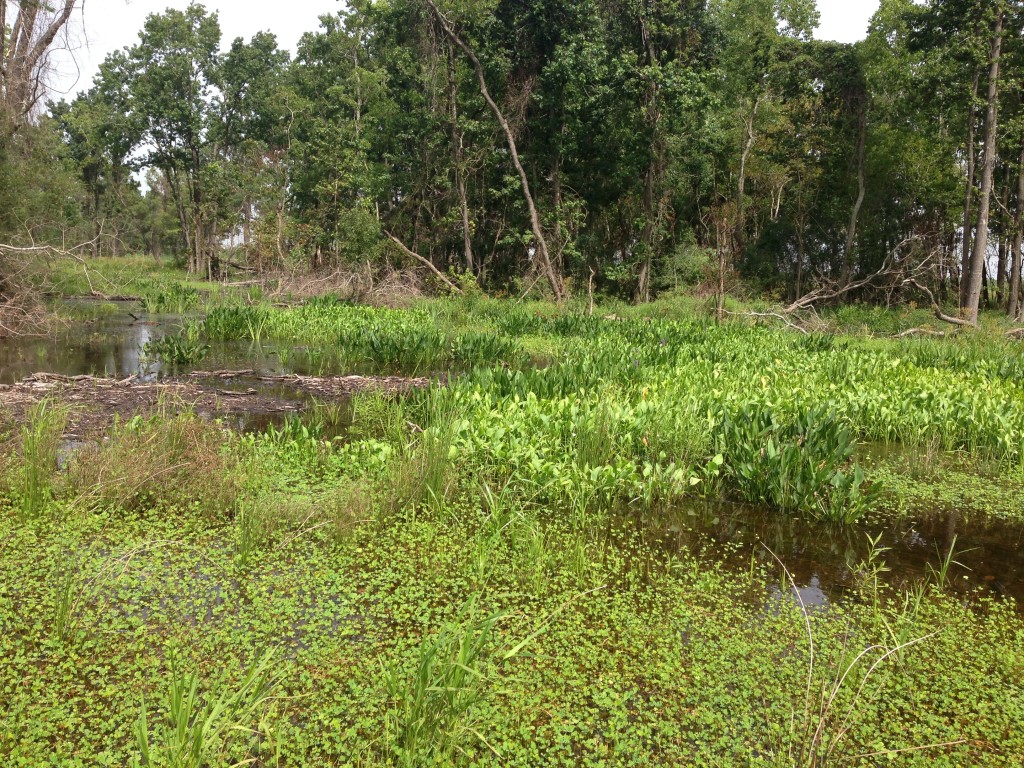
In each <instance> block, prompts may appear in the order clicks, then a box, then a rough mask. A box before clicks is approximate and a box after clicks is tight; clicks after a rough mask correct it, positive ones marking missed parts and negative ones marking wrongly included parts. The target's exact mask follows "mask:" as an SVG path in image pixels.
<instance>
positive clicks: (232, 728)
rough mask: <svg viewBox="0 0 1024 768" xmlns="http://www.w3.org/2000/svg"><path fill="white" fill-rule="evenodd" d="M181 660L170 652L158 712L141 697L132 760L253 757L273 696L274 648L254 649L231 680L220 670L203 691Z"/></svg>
mask: <svg viewBox="0 0 1024 768" xmlns="http://www.w3.org/2000/svg"><path fill="white" fill-rule="evenodd" d="M182 664H183V662H182V660H181V659H180V658H179V657H177V656H174V655H172V657H171V679H170V683H169V685H168V690H167V693H166V694H165V696H164V697H163V698H162V699H161V700H160V714H159V715H158V716H156V717H154V716H152V715H151V714H150V713H149V712H148V711H147V706H146V702H145V701H143V703H142V712H141V713H140V715H139V719H138V721H137V722H136V724H135V745H136V748H137V749H138V752H139V755H138V756H137V757H136V758H135V759H134V760H133V761H132V765H134V766H138V768H203V767H204V766H208V765H218V764H219V765H226V764H232V765H244V764H247V763H250V762H252V761H253V760H254V759H256V758H255V757H250V756H251V755H256V754H258V753H259V747H258V745H259V738H260V737H263V736H265V734H264V733H263V732H262V730H261V726H263V725H264V720H263V718H264V716H265V714H266V712H267V710H268V709H269V707H270V705H271V704H272V702H273V698H272V696H271V691H272V690H273V688H274V687H275V685H276V684H277V683H278V682H279V680H280V672H279V671H277V670H275V669H274V664H275V659H274V654H273V653H272V652H264V653H262V654H260V655H258V656H257V657H256V659H255V660H254V661H253V663H252V665H251V666H250V667H249V669H248V670H246V671H245V673H244V674H243V675H242V677H241V679H240V680H238V681H237V682H236V683H232V682H231V681H229V680H228V679H227V677H226V676H224V675H222V676H221V677H220V679H219V680H215V682H214V684H213V685H212V686H210V690H207V691H203V690H202V687H201V679H200V676H199V673H198V672H197V671H194V670H192V671H189V670H186V669H184V668H182ZM240 745H242V746H240ZM239 756H241V757H242V760H239V759H238V757H239Z"/></svg>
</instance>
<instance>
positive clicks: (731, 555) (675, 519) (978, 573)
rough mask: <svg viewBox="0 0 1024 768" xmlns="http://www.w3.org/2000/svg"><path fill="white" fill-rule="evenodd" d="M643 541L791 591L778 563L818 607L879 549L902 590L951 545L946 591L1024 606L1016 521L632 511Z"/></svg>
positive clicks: (1023, 531)
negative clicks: (748, 572)
mask: <svg viewBox="0 0 1024 768" xmlns="http://www.w3.org/2000/svg"><path fill="white" fill-rule="evenodd" d="M635 525H637V526H638V527H639V529H640V531H641V532H642V534H643V536H644V537H645V540H646V541H647V542H648V543H649V544H650V545H651V546H653V547H658V548H660V549H661V550H662V551H663V552H665V553H666V554H672V553H678V552H688V553H690V554H694V555H698V556H702V555H712V556H714V557H715V558H717V559H721V558H722V557H724V558H726V560H727V561H728V562H729V563H730V564H731V565H732V566H733V567H736V568H748V569H749V568H750V566H751V562H752V561H753V562H754V563H755V564H761V565H764V566H767V567H769V568H774V569H775V570H777V571H778V572H779V573H780V579H779V582H778V584H779V589H780V590H781V591H787V592H792V588H791V586H790V585H789V583H788V579H787V578H784V577H782V575H781V574H782V569H781V567H780V566H779V565H778V563H777V562H776V561H775V557H778V559H779V560H780V561H781V562H782V563H784V564H785V566H786V569H788V570H789V572H790V573H791V574H792V576H793V580H794V581H795V583H796V588H797V590H799V592H800V595H801V597H802V598H803V599H804V602H805V603H806V604H807V605H808V606H819V607H820V606H826V605H828V603H829V602H830V601H833V600H836V599H838V598H840V597H841V596H842V595H843V594H844V593H847V592H849V591H850V590H851V589H854V588H856V587H857V585H858V581H859V576H858V565H859V564H861V563H864V562H865V561H866V560H867V558H868V555H869V553H870V551H871V548H872V545H871V542H870V541H869V537H871V538H872V539H876V540H877V542H878V543H877V546H878V547H881V548H884V552H883V553H882V555H881V559H882V560H883V561H884V564H885V567H886V568H888V571H887V572H886V573H885V580H886V581H887V582H889V583H891V584H895V585H897V586H906V585H909V584H911V583H913V582H915V581H919V580H921V579H924V578H927V577H929V575H931V573H932V571H933V570H934V569H937V568H939V566H940V564H941V562H942V560H943V559H944V558H945V556H946V555H947V553H948V552H949V551H950V547H953V548H954V551H955V553H956V554H955V558H954V559H955V561H956V562H957V563H958V564H959V565H954V566H953V567H952V569H951V571H950V580H949V588H950V589H952V590H954V591H956V592H957V593H960V594H962V595H964V596H967V595H969V594H970V595H977V594H981V595H984V594H997V595H1001V596H1004V597H1010V598H1013V599H1014V600H1016V602H1017V605H1018V609H1020V608H1024V558H1022V557H1021V544H1022V543H1024V523H1020V522H1018V523H1010V522H1005V521H1000V520H992V519H984V518H983V517H981V516H973V517H971V518H963V517H961V516H960V515H958V514H956V513H936V514H934V515H931V516H923V517H919V518H917V519H905V520H877V521H873V522H868V523H864V524H860V525H855V526H846V525H839V526H836V525H827V524H822V523H813V522H808V521H805V520H802V519H800V518H798V517H794V516H791V515H786V514H785V513H782V512H778V511H773V510H768V509H760V508H756V507H750V506H745V505H737V504H722V503H708V504H693V505H690V506H688V507H685V508H680V509H675V510H671V511H664V512H660V513H657V514H655V515H637V516H636V517H635Z"/></svg>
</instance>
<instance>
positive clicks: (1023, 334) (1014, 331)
mask: <svg viewBox="0 0 1024 768" xmlns="http://www.w3.org/2000/svg"><path fill="white" fill-rule="evenodd" d="M1006 335H1007V336H1009V337H1010V338H1011V339H1024V328H1011V329H1010V330H1008V331H1007V332H1006Z"/></svg>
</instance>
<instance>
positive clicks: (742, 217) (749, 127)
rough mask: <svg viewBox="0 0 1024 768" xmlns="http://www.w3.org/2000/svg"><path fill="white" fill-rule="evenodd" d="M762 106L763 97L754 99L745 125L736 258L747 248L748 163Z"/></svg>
mask: <svg viewBox="0 0 1024 768" xmlns="http://www.w3.org/2000/svg"><path fill="white" fill-rule="evenodd" d="M760 106H761V97H760V96H758V97H757V98H756V99H754V106H753V107H752V108H751V110H750V115H749V116H748V118H747V119H746V120H745V121H744V123H743V132H744V137H743V152H742V154H741V155H740V178H739V181H738V183H737V185H736V227H735V231H734V233H733V245H734V248H735V251H736V258H737V259H739V258H740V257H742V256H743V250H744V249H745V247H746V238H745V229H746V226H747V214H746V197H747V162H748V161H749V160H750V153H751V152H752V151H753V149H754V141H755V140H756V138H757V137H756V136H755V135H754V121H755V120H756V119H757V110H758V108H759V107H760Z"/></svg>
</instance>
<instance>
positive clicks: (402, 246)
mask: <svg viewBox="0 0 1024 768" xmlns="http://www.w3.org/2000/svg"><path fill="white" fill-rule="evenodd" d="M384 234H385V235H387V236H388V239H389V240H390V241H391V242H393V243H394V244H395V245H396V246H398V249H399V250H400V251H401V252H402V253H404V254H405V255H406V256H411V257H412V258H414V259H416V261H418V262H419V263H420V264H422V265H423V266H425V267H427V268H428V269H429V270H430V271H431V272H433V273H434V274H435V275H437V277H438V278H439V279H440V280H441V282H443V283H444V284H445V285H447V286H448V287H449V288H451V289H452V291H454V292H455V293H462V289H461V288H459V286H457V285H456V284H455V283H453V282H452V281H451V280H449V279H448V278H447V277H445V275H444V273H443V272H442V271H441V270H439V269H438V268H437V267H435V266H434V265H433V263H432V262H431V261H430V259H425V258H423V257H422V256H420V255H419V254H418V253H416V251H414V250H412V249H411V248H409V247H408V246H406V244H405V243H403V242H402V241H401V240H399V239H398V238H397V237H395V236H394V235H392V234H391V233H390V232H385V233H384Z"/></svg>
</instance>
